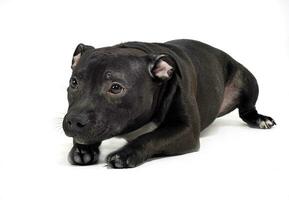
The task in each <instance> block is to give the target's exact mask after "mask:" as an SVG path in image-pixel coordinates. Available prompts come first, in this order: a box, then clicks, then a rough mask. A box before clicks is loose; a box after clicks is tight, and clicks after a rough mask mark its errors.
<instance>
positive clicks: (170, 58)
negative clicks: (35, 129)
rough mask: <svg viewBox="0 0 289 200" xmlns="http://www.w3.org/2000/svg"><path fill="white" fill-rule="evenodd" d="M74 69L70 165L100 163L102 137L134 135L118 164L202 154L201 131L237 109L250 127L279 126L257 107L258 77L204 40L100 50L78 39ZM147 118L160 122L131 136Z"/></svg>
mask: <svg viewBox="0 0 289 200" xmlns="http://www.w3.org/2000/svg"><path fill="white" fill-rule="evenodd" d="M72 69H73V72H72V77H71V79H70V86H69V87H68V101H69V108H68V112H67V114H66V116H65V117H64V120H63V129H64V131H65V133H66V135H67V136H70V137H73V141H74V146H73V148H72V149H71V151H70V153H69V161H70V163H71V164H76V165H90V164H95V163H97V161H98V156H99V150H98V147H99V145H100V144H101V141H103V140H105V139H108V138H111V137H114V136H119V137H120V136H123V137H127V138H129V142H128V144H126V145H125V146H124V147H122V148H121V149H119V150H117V151H116V152H113V153H111V154H110V155H109V156H108V157H107V163H108V165H109V166H111V167H114V168H127V167H135V166H137V165H140V164H141V163H143V162H144V161H145V160H147V159H149V158H152V157H156V156H170V155H177V154H184V153H187V152H192V151H197V150H198V149H199V146H200V144H199V136H200V131H201V130H203V129H204V128H206V127H207V126H208V125H209V124H211V123H212V122H213V121H214V119H216V118H217V117H220V116H223V115H225V114H227V113H229V112H231V111H232V110H234V109H235V108H238V109H239V114H240V117H241V119H242V120H243V121H245V122H246V123H247V124H248V125H249V126H252V127H258V128H262V129H267V128H271V127H272V126H274V124H275V122H274V120H273V119H272V118H271V117H267V116H264V115H260V114H258V112H257V110H256V108H255V103H256V100H257V97H258V85H257V81H256V79H255V78H254V76H253V75H252V74H251V73H250V72H249V71H248V70H247V69H246V68H245V67H243V66H242V65H241V64H240V63H238V62H237V61H235V60H234V59H233V58H231V57H230V56H229V55H228V54H226V53H224V52H223V51H221V50H219V49H216V48H213V47H211V46H209V45H206V44H203V43H201V42H198V41H193V40H173V41H169V42H166V43H143V42H128V43H123V44H119V45H116V46H112V47H105V48H100V49H95V48H93V47H91V46H86V45H83V44H79V45H78V46H77V48H76V50H75V52H74V55H73V61H72ZM148 123H149V124H153V125H154V128H153V129H152V130H151V131H149V132H148V133H145V134H139V133H135V132H133V133H130V134H127V133H129V132H131V131H134V130H137V129H140V128H141V127H143V126H145V125H146V124H148Z"/></svg>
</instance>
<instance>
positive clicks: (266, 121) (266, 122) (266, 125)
mask: <svg viewBox="0 0 289 200" xmlns="http://www.w3.org/2000/svg"><path fill="white" fill-rule="evenodd" d="M257 124H258V127H259V128H261V129H270V128H272V127H273V126H274V125H276V123H275V121H274V120H273V119H272V118H271V117H267V116H264V115H259V116H258V120H257Z"/></svg>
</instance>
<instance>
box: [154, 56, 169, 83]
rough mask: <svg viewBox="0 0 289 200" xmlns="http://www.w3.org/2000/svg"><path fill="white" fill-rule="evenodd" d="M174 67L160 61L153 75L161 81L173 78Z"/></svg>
mask: <svg viewBox="0 0 289 200" xmlns="http://www.w3.org/2000/svg"><path fill="white" fill-rule="evenodd" d="M172 70H173V67H172V66H171V65H169V64H168V63H167V62H165V61H163V60H160V61H159V63H158V64H157V65H156V66H155V67H154V69H153V74H154V75H155V76H156V77H158V78H160V79H168V78H170V77H171V73H172Z"/></svg>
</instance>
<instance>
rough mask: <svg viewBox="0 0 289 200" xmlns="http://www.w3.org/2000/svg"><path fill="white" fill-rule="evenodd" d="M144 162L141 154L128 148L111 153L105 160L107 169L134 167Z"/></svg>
mask: <svg viewBox="0 0 289 200" xmlns="http://www.w3.org/2000/svg"><path fill="white" fill-rule="evenodd" d="M144 161H145V158H144V156H143V155H142V154H141V153H139V152H138V151H137V150H134V149H131V148H128V147H124V148H122V149H121V150H118V151H116V152H113V153H111V154H109V155H108V156H107V158H106V162H107V164H108V166H109V167H111V168H118V169H121V168H132V167H136V166H138V165H140V164H142V163H143V162H144Z"/></svg>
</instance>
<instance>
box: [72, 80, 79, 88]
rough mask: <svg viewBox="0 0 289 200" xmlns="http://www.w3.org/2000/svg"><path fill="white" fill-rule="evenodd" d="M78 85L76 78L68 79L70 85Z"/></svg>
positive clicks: (74, 86) (73, 86)
mask: <svg viewBox="0 0 289 200" xmlns="http://www.w3.org/2000/svg"><path fill="white" fill-rule="evenodd" d="M77 86H78V81H77V79H76V78H71V79H70V87H72V88H76V87H77Z"/></svg>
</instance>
